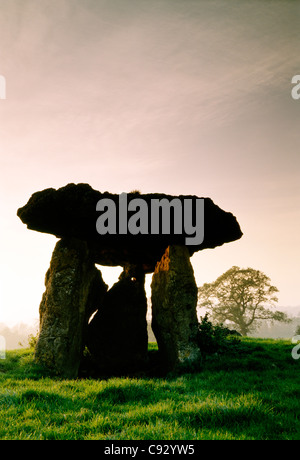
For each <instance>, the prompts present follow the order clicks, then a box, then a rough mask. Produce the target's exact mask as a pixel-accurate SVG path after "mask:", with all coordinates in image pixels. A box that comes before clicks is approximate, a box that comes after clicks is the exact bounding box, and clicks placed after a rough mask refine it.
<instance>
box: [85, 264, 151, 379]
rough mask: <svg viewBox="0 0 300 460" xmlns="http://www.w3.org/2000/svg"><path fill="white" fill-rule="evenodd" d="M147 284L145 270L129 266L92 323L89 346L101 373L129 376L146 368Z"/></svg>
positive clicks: (107, 296)
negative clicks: (131, 372) (145, 282)
mask: <svg viewBox="0 0 300 460" xmlns="http://www.w3.org/2000/svg"><path fill="white" fill-rule="evenodd" d="M144 281H145V275H144V273H143V271H141V270H140V269H139V268H138V267H133V266H126V267H125V268H124V271H123V272H122V273H121V275H120V277H119V281H118V282H117V283H115V284H114V285H113V287H112V288H111V289H110V290H109V291H108V292H107V293H106V294H105V296H104V299H103V302H102V304H101V306H100V308H99V310H98V312H97V313H96V314H95V316H94V317H93V319H92V321H91V322H90V324H89V327H88V341H87V345H88V348H89V350H90V352H91V354H92V356H93V358H94V359H95V360H96V362H97V368H98V371H100V372H102V373H110V374H120V373H124V372H125V373H127V372H129V371H135V370H137V369H139V368H141V367H143V366H144V365H145V362H146V358H147V350H148V335H147V321H146V314H147V298H146V293H145V289H144Z"/></svg>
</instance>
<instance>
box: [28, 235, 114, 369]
mask: <svg viewBox="0 0 300 460" xmlns="http://www.w3.org/2000/svg"><path fill="white" fill-rule="evenodd" d="M45 285H46V291H45V293H44V294H43V297H42V301H41V304H40V333H39V338H38V342H37V346H36V359H37V361H39V362H41V363H43V364H45V365H46V366H47V367H50V368H52V369H54V370H55V371H56V372H57V373H58V374H59V375H60V376H62V377H65V378H76V377H77V375H78V369H79V364H80V360H81V356H82V348H83V340H84V335H85V332H86V328H87V323H88V318H89V316H90V315H91V314H92V313H93V311H96V310H97V308H98V306H99V303H100V302H101V300H102V298H103V296H104V294H105V292H106V290H107V285H106V284H105V283H104V281H103V280H102V276H101V272H100V271H99V270H97V268H96V267H95V265H94V263H93V260H92V258H91V255H90V252H89V250H88V246H87V243H86V242H84V241H80V240H78V239H75V238H63V239H62V240H60V241H58V243H57V244H56V246H55V249H54V251H53V255H52V259H51V263H50V268H49V270H48V271H47V273H46V279H45Z"/></svg>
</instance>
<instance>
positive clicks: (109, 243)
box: [17, 184, 242, 273]
mask: <svg viewBox="0 0 300 460" xmlns="http://www.w3.org/2000/svg"><path fill="white" fill-rule="evenodd" d="M136 197H138V198H141V199H143V200H145V202H146V203H147V205H148V206H149V210H150V209H151V202H152V200H163V199H167V200H169V201H171V200H173V199H174V198H177V199H179V200H180V201H181V202H182V204H183V206H184V200H187V199H191V200H195V199H197V198H198V197H195V196H191V195H180V196H177V197H176V196H172V195H165V194H159V193H152V194H137V193H129V194H128V200H129V201H130V200H131V199H134V198H136ZM119 198H120V196H119V195H116V194H111V193H108V192H104V193H101V192H99V191H96V190H94V189H93V188H92V187H91V186H90V185H88V184H77V185H76V184H68V185H67V186H65V187H62V188H59V189H58V190H55V189H53V188H50V189H46V190H43V191H41V192H36V193H34V194H33V195H32V196H31V198H30V199H29V201H28V203H27V204H26V205H25V206H23V207H22V208H20V209H19V210H18V212H17V214H18V216H19V218H20V219H21V220H22V222H23V223H25V224H26V225H27V227H28V228H29V229H31V230H36V231H39V232H43V233H50V234H53V235H55V236H56V237H58V238H62V237H73V238H78V239H80V240H83V241H86V242H87V244H88V246H89V250H90V251H91V253H92V254H93V258H94V262H95V263H97V264H100V265H109V266H117V265H121V266H125V265H127V264H133V265H139V266H141V267H142V268H143V270H144V272H145V273H151V272H153V271H154V268H155V265H156V263H157V261H159V260H160V259H161V257H162V255H163V254H164V252H165V249H166V247H168V246H169V245H185V246H187V248H188V251H189V255H190V256H191V255H193V254H194V253H195V252H196V251H199V250H203V249H206V248H215V247H216V246H221V245H222V244H224V243H229V242H231V241H235V240H238V239H239V238H241V236H242V232H241V229H240V226H239V224H238V222H237V220H236V218H235V217H234V216H233V214H232V213H230V212H226V211H224V210H222V209H221V208H219V207H218V206H217V205H216V204H214V203H213V201H212V200H211V199H210V198H203V199H204V240H203V241H202V242H201V244H198V245H190V244H186V243H185V235H184V234H172V233H170V234H161V232H160V233H159V234H151V233H149V234H141V233H139V234H135V235H133V234H131V233H129V232H128V233H127V234H118V233H117V234H109V233H107V234H105V235H100V234H99V233H98V232H97V230H96V221H97V219H98V217H99V212H97V210H96V206H97V203H98V202H99V200H102V199H110V200H113V201H114V203H115V205H116V210H117V212H118V209H119ZM131 214H132V213H131ZM129 216H130V213H128V217H129ZM150 218H151V217H150V215H149V220H150Z"/></svg>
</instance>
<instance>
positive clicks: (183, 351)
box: [151, 245, 200, 370]
mask: <svg viewBox="0 0 300 460" xmlns="http://www.w3.org/2000/svg"><path fill="white" fill-rule="evenodd" d="M151 289H152V296H151V300H152V329H153V332H154V334H155V337H156V340H157V344H158V348H159V351H160V354H161V357H162V363H163V366H164V367H165V369H166V370H171V369H174V368H175V367H176V366H177V365H182V364H184V365H185V364H189V363H191V364H192V363H195V362H197V361H198V360H199V359H200V351H199V348H198V346H197V341H196V337H197V330H198V320H197V314H196V306H197V286H196V282H195V278H194V271H193V267H192V265H191V262H190V257H189V251H188V248H187V247H186V246H177V245H176V246H175V245H174V246H169V247H168V248H167V249H166V251H165V254H164V255H163V257H162V259H161V260H160V262H158V263H157V265H156V267H155V271H154V274H153V277H152V284H151Z"/></svg>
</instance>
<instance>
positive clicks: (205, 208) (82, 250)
mask: <svg viewBox="0 0 300 460" xmlns="http://www.w3.org/2000/svg"><path fill="white" fill-rule="evenodd" d="M17 215H18V216H19V218H20V219H21V221H22V222H23V223H24V224H26V225H27V227H28V229H30V230H35V231H38V232H43V233H49V234H52V235H55V236H56V237H57V238H58V239H59V240H58V242H57V243H56V245H55V248H54V251H53V254H52V259H51V262H50V267H49V269H48V271H47V273H46V276H45V287H46V289H45V292H44V294H43V297H42V300H41V303H40V309H39V310H40V327H39V337H38V341H37V345H36V349H35V356H36V359H37V361H38V362H41V363H43V364H44V365H46V366H47V367H49V368H50V369H53V370H54V371H55V372H56V373H57V374H58V375H60V376H61V377H63V378H76V377H78V374H79V370H80V366H81V363H82V360H83V353H84V350H88V353H89V355H90V357H91V362H92V363H94V364H93V365H94V366H95V367H96V368H97V372H100V373H103V374H105V375H110V374H111V375H123V374H124V375H125V374H128V373H131V372H135V371H138V370H139V369H144V368H145V366H146V365H147V360H148V335H147V320H146V314H147V298H146V293H145V275H146V274H149V273H153V276H152V283H151V303H152V329H153V333H154V335H155V337H156V340H157V344H158V349H159V354H160V362H161V366H162V367H163V368H164V369H165V370H166V371H170V370H174V369H176V368H177V367H178V366H179V367H180V366H186V365H193V363H197V362H198V361H199V359H200V354H201V351H200V350H199V347H198V344H197V332H198V320H197V314H196V306H197V286H196V282H195V278H194V271H193V267H192V264H191V261H190V258H191V256H192V255H193V254H194V253H195V252H197V251H200V250H203V249H206V248H215V247H217V246H221V245H223V244H224V243H229V242H232V241H235V240H238V239H239V238H241V236H242V232H241V229H240V226H239V224H238V222H237V220H236V218H235V217H234V216H233V215H232V214H231V213H230V212H225V211H224V210H222V209H220V208H219V207H218V206H217V205H216V204H214V203H213V201H212V200H211V199H210V198H198V197H196V196H188V195H180V196H171V195H165V194H158V193H153V194H141V193H139V192H137V191H135V192H131V193H128V194H126V193H122V194H120V195H116V194H111V193H109V192H104V193H102V192H99V191H96V190H94V189H93V188H92V187H91V186H90V185H88V184H68V185H67V186H65V187H62V188H59V189H58V190H55V189H53V188H50V189H46V190H43V191H40V192H36V193H34V194H33V195H32V196H31V198H30V199H29V201H28V203H27V204H26V205H25V206H23V207H22V208H20V209H18V212H17ZM95 264H97V265H102V266H103V265H104V266H121V267H123V271H122V273H121V275H120V277H119V280H118V282H117V283H115V284H114V285H113V286H112V287H111V288H110V289H108V286H107V285H106V284H105V282H104V281H103V279H102V275H101V271H100V270H99V268H97V267H96V266H95Z"/></svg>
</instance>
